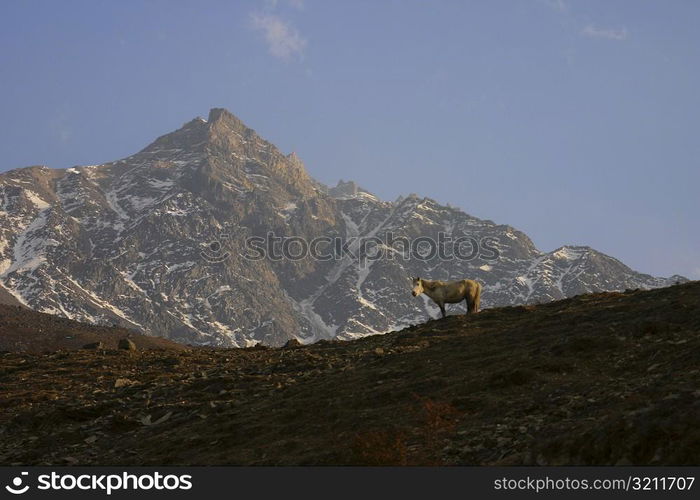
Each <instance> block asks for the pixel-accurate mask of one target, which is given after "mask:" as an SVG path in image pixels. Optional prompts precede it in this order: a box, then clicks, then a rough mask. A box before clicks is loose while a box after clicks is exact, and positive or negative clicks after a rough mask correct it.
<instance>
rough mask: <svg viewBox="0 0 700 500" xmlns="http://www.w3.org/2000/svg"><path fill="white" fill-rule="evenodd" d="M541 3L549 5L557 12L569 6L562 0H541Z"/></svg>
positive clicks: (563, 10) (564, 10)
mask: <svg viewBox="0 0 700 500" xmlns="http://www.w3.org/2000/svg"><path fill="white" fill-rule="evenodd" d="M541 1H542V3H544V4H545V5H547V6H548V7H551V8H552V9H554V10H556V11H558V12H566V10H567V9H568V8H569V6H568V5H567V3H566V2H565V1H564V0H541Z"/></svg>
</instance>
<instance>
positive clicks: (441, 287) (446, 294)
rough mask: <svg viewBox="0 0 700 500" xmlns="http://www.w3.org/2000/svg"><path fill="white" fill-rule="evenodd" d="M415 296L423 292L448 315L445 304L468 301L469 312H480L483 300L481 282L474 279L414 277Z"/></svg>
mask: <svg viewBox="0 0 700 500" xmlns="http://www.w3.org/2000/svg"><path fill="white" fill-rule="evenodd" d="M412 293H413V296H414V297H418V296H419V295H420V294H421V293H424V294H426V295H427V296H428V297H430V298H431V299H433V302H435V303H436V304H437V305H438V307H439V308H440V312H441V313H442V317H443V318H444V317H446V316H447V313H445V304H457V303H458V302H462V301H463V300H464V301H466V303H467V311H466V313H465V314H467V313H472V314H474V313H478V312H479V303H480V302H481V284H480V283H479V282H477V281H474V280H458V281H440V280H424V279H420V278H413V292H412Z"/></svg>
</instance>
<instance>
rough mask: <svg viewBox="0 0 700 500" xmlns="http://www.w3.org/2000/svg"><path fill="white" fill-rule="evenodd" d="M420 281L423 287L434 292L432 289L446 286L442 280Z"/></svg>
mask: <svg viewBox="0 0 700 500" xmlns="http://www.w3.org/2000/svg"><path fill="white" fill-rule="evenodd" d="M420 281H421V283H422V284H423V287H424V288H427V289H428V290H432V289H433V288H435V287H436V286H444V285H445V284H446V283H445V282H444V281H441V280H424V279H421V280H420Z"/></svg>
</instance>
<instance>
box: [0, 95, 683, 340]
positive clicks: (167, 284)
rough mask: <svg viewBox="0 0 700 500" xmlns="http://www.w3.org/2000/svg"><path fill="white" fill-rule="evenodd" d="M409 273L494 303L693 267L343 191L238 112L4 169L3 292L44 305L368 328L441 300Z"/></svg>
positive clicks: (210, 324) (659, 283)
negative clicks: (267, 253)
mask: <svg viewBox="0 0 700 500" xmlns="http://www.w3.org/2000/svg"><path fill="white" fill-rule="evenodd" d="M270 235H272V236H273V237H274V238H278V240H277V241H278V243H279V242H280V241H281V242H283V244H282V247H283V248H284V245H287V246H286V249H287V250H288V253H293V254H295V255H298V254H299V253H300V252H299V251H298V250H301V249H303V246H302V245H304V243H303V242H311V241H320V242H321V243H325V244H326V248H325V250H324V252H325V253H324V254H323V257H324V258H321V259H316V258H312V257H309V256H306V257H305V258H300V259H289V258H282V259H276V258H258V257H260V252H256V251H253V250H255V249H258V250H259V249H260V248H261V246H262V248H267V245H268V242H271V241H273V238H271V237H270ZM441 237H442V238H443V240H444V237H448V238H452V242H454V241H455V240H457V239H458V238H462V241H463V243H469V245H462V246H460V247H454V245H453V246H452V249H453V250H454V249H455V248H456V249H457V250H459V251H460V254H461V257H462V258H460V259H458V258H454V257H453V258H446V256H445V255H442V256H440V255H433V256H430V255H427V256H426V255H423V254H421V251H422V250H425V249H427V250H430V249H431V247H430V243H429V241H428V240H426V238H432V239H433V240H436V241H439V240H440V238H441ZM253 238H257V240H254V239H253ZM402 238H407V240H403V239H402ZM421 238H422V239H423V240H422V243H423V245H422V246H421V245H418V244H417V245H416V247H415V251H412V252H410V255H408V253H409V252H407V251H406V252H402V250H406V248H403V247H401V242H402V241H407V242H408V244H409V245H411V244H415V243H416V242H420V241H421V240H420V239H421ZM252 241H258V242H264V243H262V244H259V245H258V246H256V247H253V246H252V245H251V242H252ZM368 242H370V243H372V244H373V245H369V244H368ZM276 244H277V243H275V245H276ZM295 245H296V246H295ZM449 246H450V245H449V244H447V245H443V247H444V248H448V247H449ZM295 248H296V250H295ZM318 248H323V245H321V246H319V247H318ZM273 249H274V248H273ZM331 250H333V251H335V253H336V254H337V255H335V256H334V255H332V254H331ZM408 250H412V249H411V248H408ZM472 250H474V251H473V252H472ZM373 251H374V253H373ZM376 251H382V252H384V253H385V258H382V259H373V258H372V256H373V255H374V254H376ZM329 256H331V257H333V258H330V259H329V258H326V257H329ZM405 257H406V258H405ZM409 257H410V258H409ZM447 257H449V256H447ZM470 257H472V258H470ZM409 276H421V277H425V278H433V279H457V278H461V277H470V278H474V279H477V280H479V281H481V282H482V283H483V285H484V291H483V296H482V307H493V306H500V305H511V304H523V303H536V302H544V301H550V300H554V299H559V298H563V297H569V296H572V295H576V294H581V293H585V292H596V291H604V290H624V289H628V288H632V289H634V288H655V287H663V286H667V285H670V284H673V283H675V282H676V281H685V279H684V278H682V277H678V276H675V277H671V278H668V279H666V278H655V277H652V276H649V275H645V274H640V273H637V272H635V271H633V270H631V269H630V268H628V267H627V266H625V265H624V264H622V263H621V262H620V261H618V260H616V259H614V258H612V257H608V256H606V255H604V254H602V253H600V252H597V251H595V250H593V249H591V248H588V247H570V246H564V247H561V248H560V249H558V250H556V251H554V252H549V253H545V252H541V251H540V250H538V249H537V248H536V247H535V246H534V244H533V243H532V241H531V240H530V239H529V238H528V237H527V236H526V235H525V234H523V233H522V232H520V231H517V230H516V229H514V228H512V227H510V226H507V225H499V224H496V223H494V222H492V221H489V220H482V219H478V218H475V217H472V216H470V215H468V214H467V213H465V212H463V211H461V210H459V209H457V208H455V207H450V206H444V205H441V204H439V203H437V202H436V201H434V200H431V199H429V198H424V197H420V196H417V195H409V196H407V197H402V198H399V199H397V200H395V201H393V202H390V201H383V200H380V199H378V198H377V197H375V196H374V195H372V194H371V193H370V192H368V191H367V190H365V189H362V188H360V187H358V186H357V185H356V184H355V183H353V182H341V183H339V184H338V186H336V187H333V188H329V187H327V186H324V185H322V184H321V183H319V182H317V181H315V180H314V179H312V178H311V177H310V176H309V174H308V173H307V172H306V170H305V168H304V165H303V163H302V162H301V160H300V159H299V158H298V157H297V156H296V155H295V154H294V153H292V154H289V155H285V154H283V153H281V152H280V151H279V150H278V149H277V148H276V147H275V146H274V145H273V144H271V143H269V142H267V141H266V140H264V139H263V138H261V137H260V136H259V135H258V134H257V133H256V132H255V131H254V130H252V129H250V128H248V127H246V126H245V124H243V123H242V122H241V121H240V120H239V119H238V118H236V117H235V116H234V115H232V114H231V113H229V112H228V111H226V110H223V109H212V110H211V111H210V113H209V116H208V118H207V119H206V120H204V119H202V118H195V119H194V120H192V121H190V122H188V123H186V124H185V125H184V126H183V127H182V128H180V129H178V130H176V131H175V132H172V133H169V134H167V135H164V136H162V137H160V138H158V139H156V140H155V141H154V142H153V143H151V144H150V145H148V146H147V147H146V148H144V149H143V150H142V151H140V152H138V153H136V154H134V155H132V156H129V157H127V158H124V159H122V160H118V161H114V162H110V163H105V164H103V165H91V166H81V167H73V168H68V169H49V168H47V167H44V166H35V167H28V168H22V169H17V170H11V171H8V172H5V173H3V174H0V293H2V294H4V296H6V297H10V296H11V300H16V301H18V302H20V303H21V304H24V305H26V306H27V307H29V308H31V309H34V310H37V311H41V312H45V313H50V314H55V315H59V316H63V317H66V318H70V319H74V320H79V321H84V322H90V323H96V324H107V325H112V324H114V325H118V326H121V327H125V328H130V329H135V330H138V331H140V332H142V333H145V334H148V335H155V336H163V337H168V338H170V339H173V340H176V341H180V342H185V343H193V344H202V345H214V346H237V347H245V346H250V345H253V344H256V343H264V344H268V345H282V344H284V343H285V342H287V340H289V339H290V338H297V339H299V340H301V341H302V342H303V343H309V342H313V341H317V340H319V339H331V338H341V339H351V338H357V337H362V336H365V335H370V334H375V333H383V332H387V331H390V330H394V329H398V328H401V327H403V326H406V325H409V324H412V323H416V322H422V321H424V320H425V319H426V318H427V316H428V315H429V314H432V315H436V314H437V309H436V308H435V307H433V305H432V304H431V303H429V302H428V301H427V300H425V299H424V298H420V299H414V298H413V297H411V295H410V282H409ZM12 298H13V299H12ZM460 307H463V306H460ZM462 310H463V309H460V312H461V311H462Z"/></svg>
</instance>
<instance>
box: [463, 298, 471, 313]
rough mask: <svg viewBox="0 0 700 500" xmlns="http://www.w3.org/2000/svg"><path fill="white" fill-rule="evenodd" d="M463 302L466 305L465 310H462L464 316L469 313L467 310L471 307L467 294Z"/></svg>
mask: <svg viewBox="0 0 700 500" xmlns="http://www.w3.org/2000/svg"><path fill="white" fill-rule="evenodd" d="M464 302H465V304H466V307H467V309H466V311H464V315H465V316H466V315H467V314H469V311H471V308H472V304H471V301H470V300H469V295H467V296H466V297H464Z"/></svg>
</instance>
